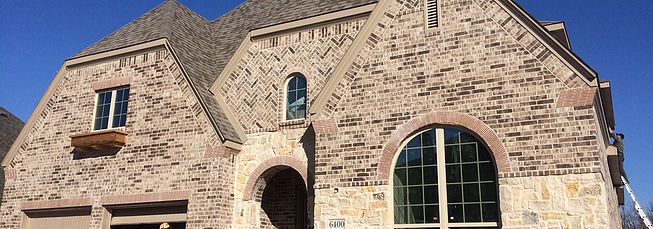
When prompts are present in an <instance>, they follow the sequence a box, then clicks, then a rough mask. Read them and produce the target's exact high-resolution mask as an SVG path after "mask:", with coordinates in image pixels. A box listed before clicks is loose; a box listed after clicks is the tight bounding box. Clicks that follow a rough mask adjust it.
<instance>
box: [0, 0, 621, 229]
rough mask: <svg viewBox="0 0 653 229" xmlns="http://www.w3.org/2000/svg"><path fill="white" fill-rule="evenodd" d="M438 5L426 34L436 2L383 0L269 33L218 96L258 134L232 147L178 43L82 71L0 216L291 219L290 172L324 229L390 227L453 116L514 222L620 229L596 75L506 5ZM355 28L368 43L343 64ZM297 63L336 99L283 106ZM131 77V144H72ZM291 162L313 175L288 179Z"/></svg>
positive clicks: (215, 224)
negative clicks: (160, 207) (294, 108)
mask: <svg viewBox="0 0 653 229" xmlns="http://www.w3.org/2000/svg"><path fill="white" fill-rule="evenodd" d="M438 2H439V4H440V21H439V27H438V28H436V29H433V30H428V31H427V30H425V26H424V1H423V0H382V1H381V2H380V3H376V4H377V7H376V8H375V10H379V9H381V10H383V12H380V13H379V12H376V11H373V12H372V13H371V15H372V16H369V17H368V16H367V14H362V15H363V16H361V15H356V16H355V17H350V18H346V19H345V20H338V21H336V22H329V23H323V24H318V25H313V26H310V27H301V28H300V29H293V30H289V31H283V32H279V33H274V34H268V35H265V36H262V37H254V38H253V40H252V42H251V46H250V47H246V52H245V54H244V55H243V56H242V58H241V59H238V60H235V61H232V62H233V63H236V66H234V67H233V68H228V69H234V70H233V72H227V73H226V75H227V76H228V78H227V79H225V80H224V84H223V85H220V87H219V88H218V89H219V90H217V91H216V95H215V96H216V97H221V98H222V99H224V101H225V107H224V109H226V110H228V111H230V112H231V113H233V116H234V117H233V120H232V121H233V122H234V123H233V124H234V125H237V126H240V127H241V128H242V129H243V130H244V131H245V132H246V139H243V140H244V142H243V143H242V145H239V147H233V146H229V147H228V146H226V145H223V144H221V141H220V140H219V137H218V133H216V131H215V129H213V128H212V126H211V123H210V120H209V117H207V116H206V114H205V111H204V110H203V109H202V107H201V105H200V103H201V101H199V100H198V99H197V97H196V96H195V95H194V94H193V90H192V87H191V86H190V85H189V82H188V81H187V80H186V78H185V77H184V72H183V71H182V70H183V69H182V67H181V66H179V64H178V63H177V62H176V59H175V58H174V56H173V55H172V53H171V52H170V51H169V50H168V49H166V48H164V47H159V48H157V49H156V50H151V49H150V50H147V51H146V52H140V53H131V54H129V55H126V56H121V57H119V58H114V59H111V58H109V59H102V60H101V61H97V62H91V63H86V64H80V65H75V66H70V67H68V69H67V73H66V74H65V76H64V79H63V81H62V83H61V85H60V86H59V87H58V88H57V90H56V91H55V93H54V96H53V97H51V98H50V99H49V101H48V103H47V107H46V109H45V110H44V112H43V113H42V114H39V115H38V116H37V117H33V118H35V119H36V120H38V121H37V124H35V125H34V128H33V129H30V130H26V131H27V132H28V133H29V135H28V137H27V138H26V140H25V141H24V142H23V143H20V144H21V145H20V146H21V147H20V150H19V153H18V154H17V156H16V157H15V158H14V159H13V160H12V161H11V164H10V167H7V168H5V171H10V173H7V174H10V175H9V176H8V178H12V179H10V180H9V181H8V182H7V185H6V188H5V191H6V193H5V198H4V199H3V203H2V207H1V208H0V227H2V228H19V226H20V223H21V220H22V219H21V217H22V213H21V211H22V210H26V209H27V210H29V209H47V208H57V207H66V206H68V207H74V206H92V208H93V210H92V220H91V228H97V229H100V228H102V227H101V225H102V224H104V223H106V222H104V220H106V219H105V217H103V211H104V207H105V205H116V204H134V203H150V202H162V201H180V200H182V201H186V200H187V201H188V219H187V222H188V224H187V228H243V229H244V228H274V226H275V225H276V226H279V225H286V226H287V225H293V224H292V223H290V222H281V223H279V222H277V224H275V222H276V221H275V220H278V218H274V217H275V216H273V214H271V212H270V211H266V209H282V210H279V211H280V212H283V213H280V215H284V214H285V215H288V214H286V213H288V212H289V211H294V210H292V209H298V208H300V207H297V206H295V207H292V208H291V207H287V208H283V206H284V203H283V201H276V202H266V201H265V200H263V199H264V198H265V197H264V195H265V191H268V192H269V191H270V190H280V191H279V192H283V193H281V194H279V195H275V196H276V197H279V196H281V197H283V196H286V197H288V196H294V195H295V194H292V193H293V190H292V187H291V188H289V187H290V185H278V184H287V182H289V181H292V182H295V183H298V185H299V183H302V182H303V184H301V185H304V186H305V187H306V203H307V206H306V213H307V215H308V216H307V218H306V220H307V221H306V222H307V223H309V224H310V225H313V226H314V227H315V228H326V225H327V223H328V221H329V220H331V219H344V220H345V221H346V222H347V228H391V227H392V225H393V223H394V222H393V220H394V216H393V205H394V203H393V198H391V197H392V195H393V191H392V190H393V189H392V182H391V178H390V177H391V176H390V175H391V174H392V171H393V168H392V166H393V164H394V161H395V160H396V157H397V156H396V155H397V152H398V150H399V149H400V148H401V146H402V144H403V143H404V142H405V141H406V140H407V138H409V137H410V136H412V135H414V134H415V133H416V132H418V131H420V130H423V129H425V128H430V127H435V126H440V127H442V126H447V127H450V126H453V127H457V128H460V129H463V130H466V131H469V132H470V133H472V134H473V135H474V136H476V137H477V138H478V139H480V141H482V143H484V144H485V146H486V148H488V149H489V151H491V152H490V154H491V155H492V157H493V160H494V164H495V166H496V168H495V169H496V171H497V183H498V193H499V194H498V195H499V204H498V205H499V210H500V218H501V220H500V222H498V225H499V227H502V228H544V227H554V228H619V227H620V223H619V220H620V218H619V211H618V204H617V200H616V195H615V189H614V187H612V184H611V181H610V179H611V178H610V175H609V172H608V169H609V168H608V166H607V161H606V153H605V147H606V146H607V144H608V138H607V136H606V131H607V130H606V127H605V126H604V125H605V123H604V121H602V120H604V119H603V117H602V111H601V110H600V109H601V107H600V103H599V102H598V99H597V96H598V95H597V93H596V88H595V87H593V86H592V84H591V82H590V81H589V80H587V79H585V78H583V77H584V76H581V75H580V73H579V72H580V71H579V70H578V69H576V67H575V66H572V65H570V64H568V63H567V62H566V61H565V60H564V58H562V57H561V56H560V55H558V54H556V53H555V51H553V50H552V49H551V48H550V47H548V46H549V44H546V43H545V42H542V40H541V39H538V37H537V34H535V33H533V32H531V31H530V30H529V28H527V27H526V26H525V25H524V24H523V23H521V21H520V20H521V19H517V18H515V16H514V14H513V13H511V12H510V11H509V10H507V9H506V7H505V5H502V4H503V3H501V2H500V1H493V0H446V1H438ZM375 12H376V13H375ZM375 15H377V16H378V15H380V16H378V17H375ZM366 23H372V24H366ZM364 27H369V29H370V30H368V31H367V32H368V33H364V32H365V29H364ZM361 34H369V35H361ZM248 39H249V37H248ZM359 39H360V40H359ZM356 41H362V43H361V44H362V45H363V46H362V47H358V48H361V51H360V52H359V53H356V54H355V55H354V56H349V58H354V59H353V63H352V64H351V66H344V67H346V71H345V73H344V75H342V76H341V77H338V76H336V75H335V73H334V71H335V69H337V68H338V67H343V65H342V63H343V59H346V58H348V56H346V55H345V53H347V52H348V51H349V50H353V47H352V46H353V45H354V44H356V43H357V42H356ZM293 73H301V74H303V75H305V76H306V79H307V81H308V92H307V95H308V102H307V106H308V108H309V109H311V106H313V105H314V104H316V103H317V102H316V101H317V100H319V99H324V101H325V103H324V107H323V109H318V111H319V112H316V113H309V114H308V115H309V117H308V118H307V119H306V120H295V121H285V120H284V114H283V111H284V106H285V101H284V100H285V97H284V96H285V95H284V91H285V80H286V79H287V77H288V76H289V75H291V74H293ZM223 75H225V73H223ZM333 80H336V81H335V82H334V83H335V84H334V85H336V87H335V89H334V90H333V93H326V92H325V91H327V92H328V90H326V89H325V88H326V87H328V85H329V82H331V81H333ZM127 84H128V85H130V88H131V94H130V97H131V98H130V107H129V113H128V118H127V126H126V128H125V131H126V132H127V133H128V142H127V145H125V146H124V147H123V148H122V149H121V150H120V151H118V152H113V153H109V154H100V155H83V153H82V152H77V151H74V149H73V148H72V147H71V146H70V139H69V136H72V135H76V134H83V133H88V132H89V131H90V130H91V123H92V118H93V117H92V114H93V109H94V96H95V91H94V89H96V90H97V89H104V88H111V87H115V86H121V85H127ZM318 97H319V99H318ZM288 171H294V172H295V173H292V174H296V175H297V176H296V177H292V178H291V179H287V180H283V181H277V180H278V179H280V178H279V177H277V176H276V175H277V174H285V175H288V174H291V173H289V172H288ZM288 176H290V175H288ZM300 181H302V182H300ZM269 182H278V184H277V183H275V184H271V183H269ZM292 182H291V183H292ZM293 187H297V186H293ZM288 193H291V194H288ZM276 197H275V198H276ZM288 198H290V197H288ZM275 200H276V199H275ZM280 206H281V208H280ZM288 209H291V210H288ZM293 220H296V219H293ZM293 222H295V221H293ZM297 222H299V221H297Z"/></svg>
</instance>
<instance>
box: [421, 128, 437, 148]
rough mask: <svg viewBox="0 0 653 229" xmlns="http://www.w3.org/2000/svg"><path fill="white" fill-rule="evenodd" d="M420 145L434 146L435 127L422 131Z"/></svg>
mask: <svg viewBox="0 0 653 229" xmlns="http://www.w3.org/2000/svg"><path fill="white" fill-rule="evenodd" d="M422 146H424V147H425V146H435V129H430V130H428V131H426V132H424V133H422Z"/></svg>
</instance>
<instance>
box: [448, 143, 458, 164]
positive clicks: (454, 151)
mask: <svg viewBox="0 0 653 229" xmlns="http://www.w3.org/2000/svg"><path fill="white" fill-rule="evenodd" d="M444 157H445V162H446V163H447V164H449V163H458V162H460V146H459V145H451V146H445V147H444Z"/></svg>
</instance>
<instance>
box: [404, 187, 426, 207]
mask: <svg viewBox="0 0 653 229" xmlns="http://www.w3.org/2000/svg"><path fill="white" fill-rule="evenodd" d="M408 201H409V202H408V203H410V204H411V205H415V204H423V203H424V195H423V193H422V187H421V186H418V187H410V188H408Z"/></svg>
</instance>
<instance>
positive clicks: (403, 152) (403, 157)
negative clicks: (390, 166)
mask: <svg viewBox="0 0 653 229" xmlns="http://www.w3.org/2000/svg"><path fill="white" fill-rule="evenodd" d="M405 166H406V150H401V154H399V157H397V165H396V166H395V167H397V168H401V167H405Z"/></svg>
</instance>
